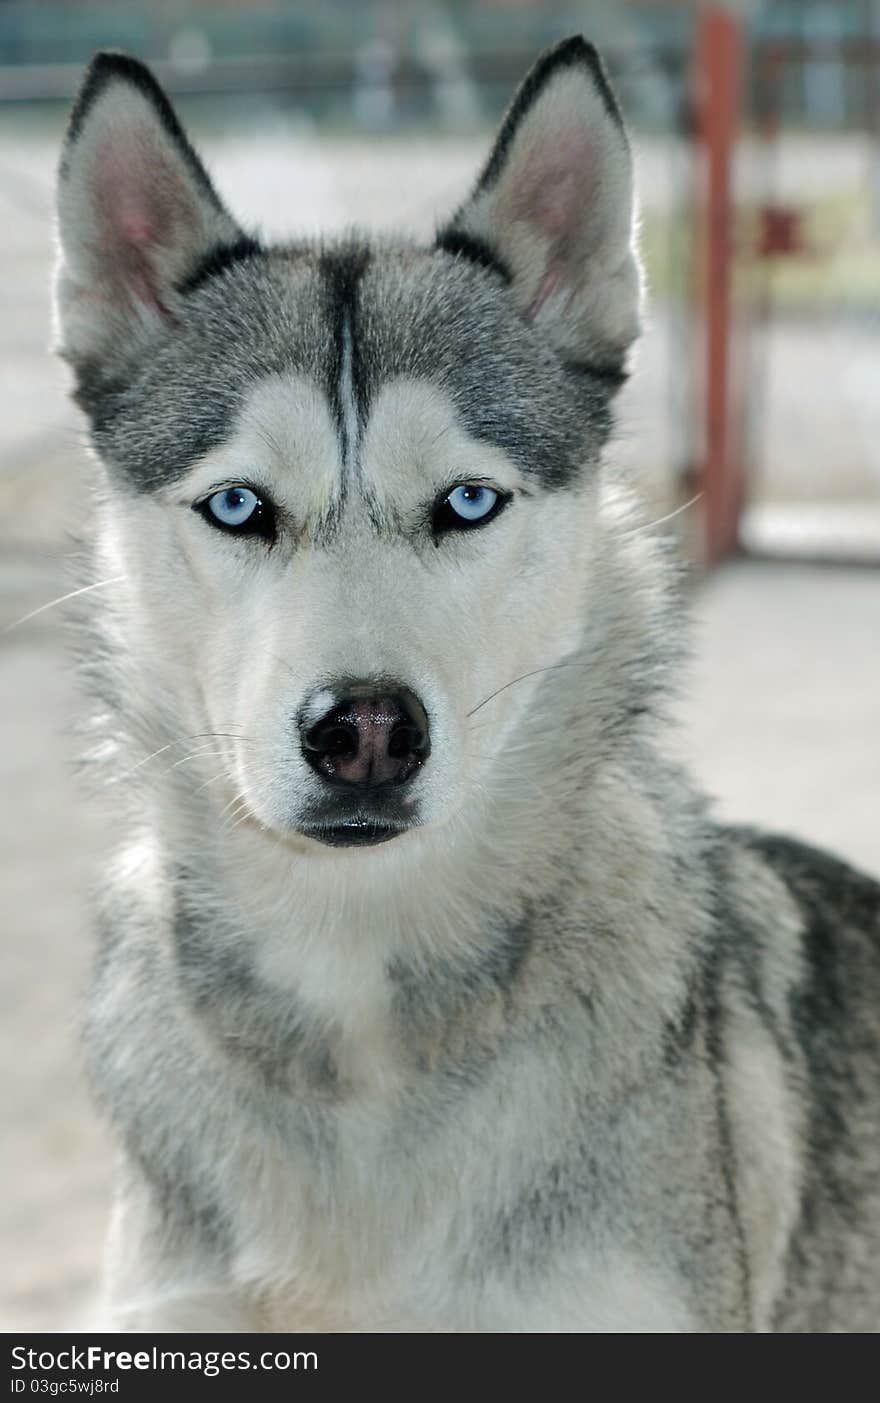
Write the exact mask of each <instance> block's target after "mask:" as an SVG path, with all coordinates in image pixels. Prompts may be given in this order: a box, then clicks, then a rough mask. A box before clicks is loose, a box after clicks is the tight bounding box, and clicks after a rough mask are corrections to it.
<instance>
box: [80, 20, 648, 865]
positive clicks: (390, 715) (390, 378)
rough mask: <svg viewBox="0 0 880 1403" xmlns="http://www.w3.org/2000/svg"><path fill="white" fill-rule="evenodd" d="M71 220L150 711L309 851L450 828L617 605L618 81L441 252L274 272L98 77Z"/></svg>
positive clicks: (542, 147) (321, 253) (522, 97)
mask: <svg viewBox="0 0 880 1403" xmlns="http://www.w3.org/2000/svg"><path fill="white" fill-rule="evenodd" d="M59 190H60V193H59V233H60V243H61V262H60V268H59V278H58V318H59V328H60V340H61V349H62V352H63V354H64V355H65V356H66V357H67V358H68V359H69V360H70V361H71V363H72V364H73V366H74V369H75V371H76V374H77V380H78V389H77V393H78V399H79V401H80V403H81V404H82V405H83V407H84V408H85V410H86V412H87V414H88V415H89V417H90V419H91V425H92V434H93V440H94V442H95V445H96V447H97V450H98V452H99V454H100V455H101V457H102V459H103V461H104V463H105V464H106V467H107V470H108V477H109V482H110V487H111V491H110V498H109V503H108V508H107V542H106V550H107V552H108V553H110V554H112V555H113V556H114V560H115V562H117V563H118V567H119V570H120V572H121V573H123V574H124V575H125V576H126V583H125V585H124V594H125V600H126V628H127V630H128V631H129V634H130V635H132V637H130V638H129V642H128V646H129V651H130V652H132V653H133V654H134V655H135V661H136V665H137V669H138V676H139V679H140V685H141V687H142V689H143V690H144V692H145V693H146V700H145V701H144V702H143V704H144V705H146V706H147V707H148V708H149V707H150V706H152V707H153V708H154V710H155V713H156V715H157V716H158V715H165V716H168V717H172V716H173V717H176V718H177V727H178V729H180V730H184V731H186V732H187V733H188V734H190V735H193V736H200V735H205V736H206V737H209V736H210V737H211V738H213V742H214V745H215V747H216V748H217V749H219V750H220V751H221V752H222V757H223V763H224V765H225V772H224V773H225V776H226V779H227V782H228V786H229V789H227V790H222V789H218V790H217V791H216V793H217V795H218V799H217V804H218V809H219V807H220V806H221V796H228V793H229V792H233V791H234V792H235V793H236V794H237V795H239V796H240V802H241V805H242V809H243V811H244V812H246V813H247V814H249V815H250V816H251V817H252V818H254V819H256V820H257V821H258V822H259V823H261V824H262V825H263V826H265V827H266V828H269V829H271V830H273V831H275V832H276V833H279V834H282V835H285V836H293V835H298V836H297V837H296V838H295V839H294V840H295V841H300V840H302V839H304V840H305V841H306V844H307V845H308V844H310V843H325V844H326V843H329V844H332V845H334V846H352V847H355V846H356V847H364V846H369V845H372V844H374V843H376V842H381V841H385V840H387V839H389V838H393V837H397V836H399V835H400V834H402V833H405V832H406V831H407V830H408V829H410V828H413V827H418V826H422V825H425V824H433V823H436V822H439V821H441V820H443V819H444V818H448V817H449V816H450V815H451V814H453V813H454V812H455V811H456V809H458V808H459V807H460V806H461V805H462V803H463V801H464V799H465V798H466V796H467V794H468V792H469V790H470V789H471V787H472V786H473V785H474V784H482V783H485V782H486V778H487V774H488V772H489V771H490V770H491V768H492V766H493V765H495V764H496V763H497V761H498V757H499V756H500V755H501V753H502V752H503V751H505V749H506V747H507V746H509V745H510V744H511V742H512V736H513V734H514V731H515V730H516V727H517V723H518V722H521V723H522V725H523V726H525V727H526V728H528V726H530V725H535V724H538V723H537V722H535V721H534V720H533V719H529V718H527V717H525V716H524V708H525V706H526V703H527V701H528V698H529V696H530V683H529V680H528V678H526V680H525V682H524V683H523V684H522V685H512V684H514V682H515V680H516V679H519V678H521V677H523V676H524V675H525V674H532V673H538V672H539V670H541V669H544V668H547V667H549V666H553V665H554V664H556V663H558V662H559V661H560V660H562V659H564V658H565V656H566V655H567V654H570V653H571V652H572V651H573V650H574V649H576V647H577V645H578V642H579V638H580V635H581V630H582V626H583V620H582V613H583V609H584V607H585V598H586V607H587V608H589V598H588V594H589V591H588V587H587V582H588V579H589V570H590V560H591V534H592V525H593V521H594V497H595V491H594V489H595V471H594V468H595V463H596V460H597V458H598V454H599V451H600V449H601V446H602V443H603V441H604V439H605V437H606V435H607V432H608V425H609V403H610V399H611V396H612V394H613V391H614V389H615V388H616V386H617V384H618V383H619V381H620V378H621V372H622V364H623V356H624V353H625V351H626V348H627V346H628V345H629V343H630V341H631V340H632V338H633V336H634V334H635V331H636V323H637V314H638V275H637V271H636V264H635V259H634V255H633V252H632V210H631V206H632V195H631V177H630V162H629V153H628V148H627V143H626V139H625V137H624V135H623V130H622V127H621V124H620V118H619V115H618V113H617V109H616V106H615V104H614V100H613V98H612V96H611V94H610V92H609V89H608V87H607V83H606V81H605V78H604V75H603V73H602V71H601V68H600V67H599V65H598V61H597V59H596V57H595V55H594V53H593V51H592V50H591V49H590V48H589V47H588V46H587V45H585V44H584V43H583V42H582V41H580V40H571V41H568V42H567V43H565V44H563V45H560V46H558V47H557V48H556V49H555V50H552V51H551V52H550V53H548V54H547V55H545V56H544V58H542V59H541V60H540V61H539V63H538V64H537V66H536V68H535V69H534V70H533V72H532V74H531V75H530V76H529V78H528V79H527V80H526V82H525V84H524V85H523V88H522V89H521V90H520V93H519V94H518V95H517V97H516V99H515V101H514V103H513V105H512V107H511V109H510V111H509V112H508V115H507V118H506V119H505V122H504V124H503V126H502V129H501V132H500V134H499V138H498V141H497V143H496V146H495V148H494V150H493V152H492V154H491V156H490V158H489V161H488V163H487V165H486V167H485V169H484V171H483V174H482V176H481V177H480V180H479V181H478V184H477V187H476V189H475V192H474V194H473V196H472V197H471V199H470V200H469V201H468V202H467V203H466V204H465V205H464V206H463V207H462V209H461V210H460V211H459V212H458V214H457V215H456V216H455V217H454V218H453V220H452V221H451V223H450V224H449V225H448V227H447V228H445V229H444V230H442V231H441V232H440V234H438V237H437V241H436V244H435V245H434V246H431V247H429V248H416V247H410V246H405V245H399V244H372V243H370V242H366V241H364V242H360V241H352V242H347V243H344V244H338V245H334V246H326V247H323V248H314V247H307V246H295V245H294V246H290V247H283V248H275V249H264V248H263V247H261V246H260V245H259V244H258V243H257V242H256V241H255V240H253V239H251V238H249V237H246V236H245V235H243V234H242V233H241V231H240V229H239V228H238V227H237V226H236V225H235V224H234V222H233V221H232V219H231V218H230V216H229V215H228V214H227V213H226V211H225V210H224V208H223V207H222V205H221V204H220V202H219V200H218V199H217V196H216V194H215V193H214V191H213V188H212V186H211V185H210V182H209V181H208V178H207V176H206V174H205V172H204V170H203V168H202V166H201V165H200V163H199V162H198V159H197V157H196V156H195V155H194V153H193V151H192V149H191V148H190V146H189V145H188V143H187V142H186V139H185V137H184V136H183V134H182V132H181V130H180V128H179V126H178V124H177V121H176V119H175V117H174V115H173V113H172V112H171V109H170V108H169V107H168V104H167V101H166V100H165V98H164V96H163V95H162V94H161V92H160V90H159V89H158V88H157V87H156V85H155V83H154V81H153V80H152V78H151V77H150V75H149V74H148V73H147V72H146V70H144V69H143V68H142V67H141V66H140V65H138V64H135V63H134V62H133V61H132V60H128V59H124V58H121V57H119V56H111V55H106V56H99V57H98V59H96V60H95V62H94V63H93V65H92V68H91V70H90V73H89V76H88V77H87V79H86V83H85V85H84V88H83V90H82V93H81V95H80V98H79V100H78V103H77V106H76V108H75V110H74V114H73V117H72V119H71V127H70V133H69V136H68V140H67V145H66V147H65V154H64V159H63V162H62V171H61V179H60V187H59ZM490 699H491V700H490ZM542 724H552V718H545V719H544V722H543V723H542ZM166 729H167V726H166ZM170 739H173V738H171V737H170ZM527 739H528V735H527V734H526V735H525V736H523V737H519V736H518V737H517V743H518V744H521V743H523V742H526V741H527ZM564 744H565V737H564V736H562V737H560V745H563V746H564ZM209 748H210V747H209V746H208V745H206V750H207V749H209ZM217 768H218V767H217V766H214V769H215V770H216V769H217ZM227 801H228V798H227ZM316 851H317V848H316Z"/></svg>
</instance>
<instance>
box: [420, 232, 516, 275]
mask: <svg viewBox="0 0 880 1403" xmlns="http://www.w3.org/2000/svg"><path fill="white" fill-rule="evenodd" d="M434 247H435V248H436V249H437V250H438V251H439V252H440V253H448V254H450V255H451V256H452V257H453V258H464V259H466V260H467V262H469V263H475V264H476V265H477V267H478V268H485V269H486V271H487V272H490V273H497V275H498V276H499V278H501V279H502V281H503V282H505V283H509V282H510V281H511V277H510V269H509V268H508V267H507V265H506V263H504V262H503V260H502V259H501V258H500V257H499V255H498V254H497V253H495V251H494V250H493V249H491V248H490V247H489V245H488V244H487V243H485V242H484V241H483V240H482V239H478V238H475V236H474V235H473V234H467V233H465V231H464V230H463V229H454V228H452V227H450V228H448V229H441V230H440V232H439V233H438V234H437V237H436V239H435V240H434Z"/></svg>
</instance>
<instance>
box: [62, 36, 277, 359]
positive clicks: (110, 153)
mask: <svg viewBox="0 0 880 1403" xmlns="http://www.w3.org/2000/svg"><path fill="white" fill-rule="evenodd" d="M58 242H59V261H58V267H57V274H56V284H55V315H56V331H57V345H58V350H59V351H60V353H61V354H62V355H63V356H64V357H65V358H66V359H67V360H69V361H71V362H72V363H73V365H74V366H75V367H76V368H77V369H80V370H87V369H88V370H98V371H99V372H100V371H101V370H102V369H103V368H104V367H105V366H106V364H107V363H108V362H109V361H110V360H111V358H113V357H115V356H118V355H119V354H120V353H122V352H124V351H125V350H127V349H128V348H130V347H131V346H132V345H133V344H136V342H137V340H138V339H140V338H142V337H144V336H145V335H149V334H150V332H151V330H154V329H155V328H156V327H157V326H158V325H160V324H161V323H162V322H163V321H168V320H171V321H173V319H174V315H175V309H176V306H177V305H178V300H179V298H180V289H181V285H182V284H183V283H184V282H185V280H186V279H187V278H188V277H192V275H193V273H194V272H195V271H196V270H197V269H198V268H199V267H200V266H203V265H204V263H205V261H206V260H209V259H211V257H212V256H214V257H222V256H223V255H224V253H225V255H226V256H227V257H228V256H229V250H238V255H239V256H240V254H241V252H242V251H243V248H242V245H243V244H250V243H252V242H253V241H250V240H247V239H245V237H244V236H243V235H242V232H241V230H240V229H239V228H238V226H237V225H236V223H235V222H234V220H233V219H232V218H231V217H230V215H228V214H227V212H226V210H225V209H224V208H223V206H222V204H221V203H220V200H219V199H218V197H217V195H216V193H215V191H214V187H213V186H212V184H211V181H210V180H209V178H208V175H207V173H206V171H205V169H204V167H203V165H202V163H201V162H200V160H199V158H198V156H197V155H196V154H195V152H194V151H193V149H192V147H191V146H190V144H189V142H188V140H187V138H186V136H185V135H184V132H183V130H182V128H181V126H180V123H179V122H178V120H177V117H176V116H175V114H174V111H173V109H172V107H171V104H170V103H169V101H168V99H167V97H166V96H165V94H164V92H163V91H162V89H161V88H160V86H159V84H158V83H157V82H156V80H155V78H154V77H153V75H152V74H151V73H150V71H149V69H147V68H145V67H144V65H143V64H142V63H138V62H137V60H136V59H133V58H130V57H128V55H126V54H119V53H109V52H105V53H99V54H96V56H95V57H94V59H93V60H92V62H91V65H90V66H89V69H88V72H87V73H86V76H85V79H84V81H83V84H82V87H81V88H80V91H79V95H78V97H77V99H76V103H75V105H74V108H73V111H72V113H71V117H70V123H69V125H68V129H67V136H66V139H65V143H64V150H63V154H62V158H61V167H60V171H59V177H58ZM254 248H256V245H254Z"/></svg>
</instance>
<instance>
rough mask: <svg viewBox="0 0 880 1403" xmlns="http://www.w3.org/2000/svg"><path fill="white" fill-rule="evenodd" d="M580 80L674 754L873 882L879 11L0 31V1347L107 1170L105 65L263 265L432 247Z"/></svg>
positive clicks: (9, 2) (413, 15) (276, 6)
mask: <svg viewBox="0 0 880 1403" xmlns="http://www.w3.org/2000/svg"><path fill="white" fill-rule="evenodd" d="M576 31H580V32H582V33H584V34H586V35H587V37H588V38H590V39H592V40H593V41H594V42H595V43H596V44H597V45H599V47H600V48H601V49H602V51H603V53H604V55H605V57H606V60H607V63H608V66H609V68H610V70H611V73H612V77H613V79H614V82H615V84H616V87H617V90H618V93H619V95H620V98H621V101H622V104H623V107H624V110H625V112H626V115H627V118H628V120H629V123H630V126H631V129H632V134H633V143H634V148H635V153H636V160H637V170H638V181H639V189H640V200H641V242H642V250H643V255H644V258H645V262H646V266H647V271H648V284H649V291H650V299H649V304H648V310H647V317H646V328H645V335H644V337H643V340H642V343H641V345H640V347H639V350H638V353H637V355H636V357H635V360H634V366H633V375H632V378H631V380H630V382H629V384H628V385H627V387H626V389H625V391H624V392H623V395H622V397H621V402H620V412H619V425H618V432H617V434H616V437H615V441H614V443H613V445H612V450H611V452H612V456H613V457H614V459H615V461H616V462H617V463H618V464H619V465H620V466H621V467H622V468H623V469H624V470H626V471H628V472H629V473H631V474H632V475H633V477H634V478H635V480H636V481H637V483H638V485H639V486H640V488H641V490H642V492H643V494H644V495H645V496H646V498H647V500H648V502H649V506H650V511H651V513H652V515H653V516H654V517H656V518H663V523H662V527H661V529H662V530H663V531H666V532H668V533H669V534H670V535H671V536H673V538H674V539H675V541H676V542H677V544H678V547H679V549H680V551H681V553H682V555H683V556H684V557H685V558H686V559H687V560H688V561H689V562H690V563H691V565H692V567H693V568H692V572H691V577H690V578H691V585H692V596H693V598H692V604H693V612H694V614H695V616H696V626H695V657H694V664H693V669H692V673H691V675H690V677H689V678H687V679H685V680H684V682H683V701H682V708H681V713H682V721H683V725H682V727H681V734H680V737H679V739H678V742H677V744H678V746H679V748H680V750H681V752H682V753H683V754H684V755H685V756H686V757H687V759H688V760H689V762H690V763H691V765H692V766H693V768H694V769H695V770H696V772H697V774H698V777H699V779H700V781H701V782H702V783H703V785H704V786H705V787H706V788H707V789H708V790H709V791H710V793H712V794H713V796H715V799H716V808H717V811H718V812H719V813H720V814H721V815H722V816H723V817H725V818H732V819H742V820H748V821H752V822H756V823H761V824H763V825H765V826H771V827H777V828H784V829H787V830H788V831H791V832H795V833H797V834H799V835H800V836H802V837H804V838H806V839H807V840H809V841H813V842H816V843H819V844H822V845H824V846H826V847H829V848H832V849H833V850H834V851H836V852H837V853H838V854H840V855H841V856H843V857H845V858H847V859H849V860H850V861H852V862H854V863H856V864H857V865H860V866H862V867H863V868H865V869H866V870H869V871H872V872H873V873H874V874H875V875H878V876H880V812H878V809H880V805H878V795H880V746H878V740H877V731H878V721H880V570H878V567H880V0H837V3H833V2H832V0H823V3H794V0H779V3H772V0H766V3H759V0H749V2H748V3H741V4H733V3H731V4H728V5H726V6H714V5H708V4H706V5H701V4H693V3H692V4H683V3H670V2H669V0H633V3H626V2H625V0H604V2H603V0H589V3H580V4H576V3H567V4H564V3H556V0H544V3H540V4H538V3H529V0H399V3H391V0H321V3H320V4H306V3H302V2H300V3H296V0H234V2H233V0H226V3H223V0H220V3H218V0H214V2H213V3H207V0H206V2H205V3H199V0H190V3H177V0H152V3H138V2H137V0H116V2H115V3H112V4H110V3H107V4H91V3H85V2H84V0H67V2H66V3H64V2H63V0H0V260H2V262H0V266H2V274H0V279H2V288H3V302H2V317H0V376H2V378H0V385H2V415H0V490H2V501H3V503H4V507H5V510H4V511H3V514H2V518H0V629H2V630H5V631H4V632H2V633H0V684H2V688H3V698H4V707H3V719H4V728H5V736H4V741H5V743H4V745H3V747H2V749H0V767H2V770H0V790H2V794H3V797H4V804H3V808H2V813H0V843H2V853H3V859H2V868H0V909H2V910H3V911H4V912H5V917H4V928H3V937H4V959H3V964H2V972H0V1006H2V1022H0V1060H2V1066H3V1079H4V1091H3V1119H2V1125H3V1142H4V1154H3V1156H2V1162H0V1260H2V1261H3V1263H4V1268H3V1279H2V1282H0V1329H5V1330H13V1329H15V1330H28V1329H33V1330H43V1329H60V1330H63V1329H75V1328H77V1326H78V1325H79V1324H80V1323H81V1322H83V1321H84V1319H85V1317H86V1313H87V1311H88V1308H89V1303H90V1301H91V1300H92V1297H93V1293H94V1290H95V1285H96V1280H97V1274H98V1271H99V1265H100V1252H101V1242H102V1237H103V1233H104V1227H105V1220H106V1212H107V1185H108V1171H109V1165H110V1159H111V1147H110V1145H109V1143H108V1139H107V1137H106V1135H105V1132H104V1131H103V1129H102V1128H101V1127H100V1126H99V1125H98V1123H97V1121H96V1117H95V1116H94V1113H93V1112H92V1110H91V1108H90V1106H89V1102H88V1098H87V1096H86V1095H85V1092H84V1089H83V1085H82V1077H81V1071H80V1058H79V1052H78V1046H77V1029H76V1023H77V1018H78V1010H79V1007H80V999H81V992H82V989H83V986H84V982H85V978H86V972H87V967H88V960H89V952H90V943H91V937H90V921H89V891H90V887H91V886H92V885H93V884H94V882H95V881H96V880H97V879H98V878H99V876H100V866H101V860H102V855H103V854H104V853H106V852H108V851H109V849H110V845H111V838H110V830H109V824H108V821H107V820H106V818H105V817H104V816H103V815H102V814H101V813H100V811H99V808H98V806H97V805H95V804H93V803H91V802H87V801H86V800H85V799H84V797H83V796H82V795H81V794H79V793H78V792H77V789H76V786H75V784H74V781H73V778H72V775H71V760H72V757H73V756H74V754H75V745H74V743H73V742H72V741H71V740H70V739H69V738H68V736H67V729H68V726H69V723H70V722H71V720H72V718H73V717H74V716H75V714H76V711H77V708H78V706H79V702H78V699H77V697H76V695H75V692H74V688H73V684H72V678H71V671H70V667H69V665H68V663H67V660H66V658H65V653H64V629H63V625H62V622H61V620H60V617H59V616H60V613H61V611H60V610H55V611H48V610H47V611H45V612H40V613H37V614H35V615H34V616H33V617H26V616H28V615H30V614H31V612H32V611H34V610H39V609H41V607H42V606H43V605H45V604H47V603H48V602H49V601H51V600H52V599H54V598H55V597H56V596H58V595H61V594H62V593H63V592H64V591H65V589H67V588H69V587H70V586H69V584H68V583H67V580H68V576H67V568H68V557H69V554H70V551H71V545H70V535H71V533H72V532H75V531H77V530H79V529H81V528H82V527H83V526H84V525H85V526H87V518H88V509H89V498H88V491H87V488H86V484H87V482H88V460H87V457H86V454H85V452H84V448H83V442H82V432H81V429H80V426H79V423H78V421H77V417H76V415H75V413H74V411H73V409H72V407H71V406H70V405H69V404H68V402H67V399H66V390H67V380H66V375H65V373H64V371H63V369H62V368H61V367H59V366H56V364H55V363H54V362H53V361H52V359H51V357H50V356H49V353H48V346H49V341H50V307H49V271H50V266H51V260H52V185H53V179H54V170H55V165H56V161H57V156H58V148H59V142H60V139H61V135H62V132H63V127H64V122H65V118H66V113H67V110H68V107H69V102H70V98H71V95H72V94H73V92H74V90H75V87H76V85H77V82H78V80H79V78H80V76H81V73H82V68H83V65H84V64H85V63H86V62H87V60H88V58H89V57H90V56H91V54H92V52H93V51H94V50H95V49H96V48H99V47H119V48H125V49H127V50H129V51H130V52H132V53H134V54H136V55H138V56H139V57H141V58H143V59H145V60H147V61H148V62H150V63H151V64H152V65H153V66H154V67H155V70H156V72H157V74H158V75H159V77H160V78H161V79H162V81H163V82H164V83H165V84H166V86H167V87H168V89H169V91H170V92H171V93H172V95H173V97H174V99H175V102H176V104H177V106H178V108H179V111H180V113H181V116H182V118H183V120H184V124H185V125H186V126H187V127H188V129H189V131H190V133H191V135H192V137H193V139H194V141H195V143H196V145H197V146H198V147H199V148H200V150H201V151H202V152H203V153H204V155H205V156H206V158H207V162H208V165H209V167H210V169H211V171H212V173H213V174H214V176H215V179H216V182H217V184H218V186H219V188H220V191H221V193H222V195H223V196H224V197H225V198H226V200H227V202H228V203H229V204H230V205H231V207H232V208H233V211H234V212H235V213H236V214H238V215H239V216H240V217H241V219H242V220H243V221H244V222H245V224H248V223H250V224H252V225H253V224H255V225H257V226H259V228H260V229H261V230H262V232H263V233H264V234H266V235H268V236H271V235H293V234H312V233H317V232H319V231H327V230H331V231H332V230H338V229H341V228H344V227H345V226H346V225H348V224H351V223H352V222H356V223H359V224H362V225H366V226H369V227H376V228H382V227H385V228H388V227H392V226H393V227H395V228H397V229H401V228H402V229H405V230H409V231H411V232H413V233H414V234H417V235H427V234H428V233H430V231H431V230H432V228H433V226H434V224H435V221H436V220H437V219H438V218H439V217H440V216H441V215H442V214H443V213H444V212H447V211H448V210H450V209H451V208H452V207H453V206H454V205H455V204H456V203H457V202H458V201H459V199H460V198H461V196H462V195H463V193H464V192H465V191H466V189H467V188H468V185H469V183H470V182H471V181H472V180H473V178H474V176H475V174H476V172H477V169H478V167H479V165H480V163H481V160H482V158H483V156H484V154H485V150H486V147H487V143H488V141H489V139H490V133H491V130H492V127H493V125H494V124H495V123H496V122H497V120H498V118H499V116H500V115H501V113H502V111H503V108H504V106H505V104H506V102H507V100H508V98H509V97H510V95H511V92H512V89H513V88H514V86H515V85H516V83H517V82H518V81H519V79H520V78H521V77H522V75H523V74H524V73H525V71H526V69H527V68H528V67H529V65H530V64H531V63H532V61H533V60H534V58H535V57H536V55H537V53H538V52H539V51H540V50H541V49H542V48H543V47H545V46H546V45H547V44H550V43H552V42H554V41H555V40H557V39H559V38H562V37H564V36H565V35H568V34H570V33H573V32H576Z"/></svg>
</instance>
